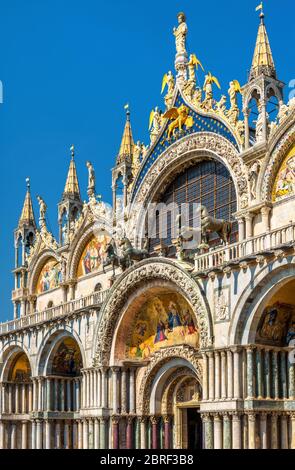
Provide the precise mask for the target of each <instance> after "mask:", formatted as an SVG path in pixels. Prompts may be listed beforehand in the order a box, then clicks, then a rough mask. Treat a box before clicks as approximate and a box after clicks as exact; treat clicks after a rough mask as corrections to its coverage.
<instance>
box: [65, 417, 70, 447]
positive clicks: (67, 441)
mask: <svg viewBox="0 0 295 470" xmlns="http://www.w3.org/2000/svg"><path fill="white" fill-rule="evenodd" d="M69 448H70V425H69V421H67V420H66V421H65V422H64V449H69Z"/></svg>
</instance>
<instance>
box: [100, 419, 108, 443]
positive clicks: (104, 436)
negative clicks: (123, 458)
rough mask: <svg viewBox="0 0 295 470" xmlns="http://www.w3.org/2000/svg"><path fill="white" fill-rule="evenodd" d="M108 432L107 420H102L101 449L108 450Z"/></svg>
mask: <svg viewBox="0 0 295 470" xmlns="http://www.w3.org/2000/svg"><path fill="white" fill-rule="evenodd" d="M106 432H107V419H106V418H100V448H101V449H106V445H107V440H106Z"/></svg>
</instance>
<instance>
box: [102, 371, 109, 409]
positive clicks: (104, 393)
mask: <svg viewBox="0 0 295 470" xmlns="http://www.w3.org/2000/svg"><path fill="white" fill-rule="evenodd" d="M101 406H102V408H107V406H108V405H107V368H106V367H103V368H102V369H101Z"/></svg>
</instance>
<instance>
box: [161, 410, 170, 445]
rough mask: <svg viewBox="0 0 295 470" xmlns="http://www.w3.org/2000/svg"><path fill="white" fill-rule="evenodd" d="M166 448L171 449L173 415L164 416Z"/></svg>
mask: <svg viewBox="0 0 295 470" xmlns="http://www.w3.org/2000/svg"><path fill="white" fill-rule="evenodd" d="M163 419H164V449H171V417H170V416H164V418H163Z"/></svg>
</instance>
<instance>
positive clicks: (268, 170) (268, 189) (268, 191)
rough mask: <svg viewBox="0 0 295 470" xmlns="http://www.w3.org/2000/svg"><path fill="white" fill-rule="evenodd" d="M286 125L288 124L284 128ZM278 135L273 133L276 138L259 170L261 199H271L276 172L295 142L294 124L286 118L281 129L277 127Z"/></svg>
mask: <svg viewBox="0 0 295 470" xmlns="http://www.w3.org/2000/svg"><path fill="white" fill-rule="evenodd" d="M286 126H288V127H287V128H286ZM277 132H278V133H279V135H278V134H277V133H275V137H276V140H275V141H274V142H273V145H271V148H270V151H269V152H268V154H267V155H266V159H265V163H264V165H263V168H262V170H261V174H262V176H261V180H262V184H261V185H260V187H261V200H262V201H268V200H271V195H272V189H273V185H274V182H275V178H276V176H277V173H278V171H279V169H280V167H281V165H282V163H283V161H284V159H285V157H286V155H287V154H288V152H289V151H290V150H291V149H292V147H293V145H294V144H295V124H294V123H293V125H291V127H290V120H289V119H288V120H287V121H286V122H285V123H284V126H283V128H282V129H280V127H279V128H278V131H277Z"/></svg>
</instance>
